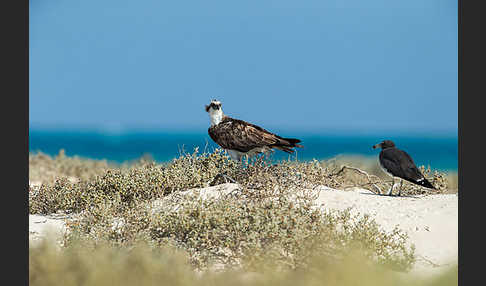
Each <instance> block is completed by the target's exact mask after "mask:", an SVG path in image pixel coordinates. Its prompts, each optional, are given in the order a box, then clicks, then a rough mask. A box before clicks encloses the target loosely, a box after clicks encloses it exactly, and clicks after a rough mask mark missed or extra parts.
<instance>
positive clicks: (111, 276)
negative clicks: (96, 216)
mask: <svg viewBox="0 0 486 286" xmlns="http://www.w3.org/2000/svg"><path fill="white" fill-rule="evenodd" d="M270 265H272V263H269V262H268V261H265V262H263V263H262V267H260V268H259V271H258V272H246V271H241V270H231V271H224V272H202V273H198V272H195V271H193V270H192V268H191V266H190V264H189V263H188V261H187V256H186V255H185V254H184V253H182V252H180V251H175V250H174V249H172V248H154V247H150V246H148V245H146V244H137V245H136V246H134V247H133V248H130V249H128V248H118V247H114V246H110V245H107V244H99V245H97V246H96V247H95V248H89V247H86V246H85V245H84V244H83V243H80V242H78V243H76V244H72V245H71V246H69V247H67V248H66V249H63V250H62V251H59V250H57V249H56V248H55V247H54V246H53V245H52V244H51V243H49V241H47V240H46V241H44V242H43V243H40V244H39V245H38V246H35V247H30V249H29V284H30V285H36V286H44V285H45V286H47V285H48V286H57V285H62V286H71V285H119V286H124V285H140V286H145V285H147V286H148V285H174V286H176V285H181V286H182V285H202V286H204V285H211V286H218V285H248V286H252V285H255V286H256V285H268V286H272V285H282V286H286V285H289V286H290V285H304V286H306V285H309V286H311V285H329V286H347V285H362V286H367V285H370V286H371V285H373V286H381V285H383V286H385V285H386V286H388V285H396V286H402V285H416V286H439V285H440V286H449V285H457V283H458V272H457V269H458V268H457V265H455V266H453V267H451V268H450V269H449V270H446V271H444V272H443V273H442V274H440V275H438V276H436V277H431V278H421V277H416V276H413V275H410V274H407V275H406V276H405V275H403V274H401V273H397V272H394V271H389V270H388V269H387V268H384V267H381V266H379V265H376V264H373V263H370V262H369V261H368V260H367V259H366V258H364V257H362V256H361V255H360V254H359V252H351V251H350V252H349V253H347V254H346V255H345V256H344V257H343V259H342V260H334V259H331V258H329V257H326V256H320V257H315V258H313V259H312V260H311V261H310V263H309V266H308V267H307V268H306V269H299V270H285V269H283V270H282V269H281V270H276V269H274V268H272V267H271V266H270Z"/></svg>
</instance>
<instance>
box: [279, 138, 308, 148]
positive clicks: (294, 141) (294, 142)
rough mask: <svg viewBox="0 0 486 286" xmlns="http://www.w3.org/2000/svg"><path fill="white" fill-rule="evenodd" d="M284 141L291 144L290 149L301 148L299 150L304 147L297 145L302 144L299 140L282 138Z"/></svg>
mask: <svg viewBox="0 0 486 286" xmlns="http://www.w3.org/2000/svg"><path fill="white" fill-rule="evenodd" d="M282 139H283V140H285V141H287V142H289V144H290V147H299V148H303V147H304V146H302V145H300V144H297V143H300V142H302V141H300V140H299V139H295V138H282Z"/></svg>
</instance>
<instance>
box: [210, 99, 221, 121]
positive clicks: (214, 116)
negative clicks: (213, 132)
mask: <svg viewBox="0 0 486 286" xmlns="http://www.w3.org/2000/svg"><path fill="white" fill-rule="evenodd" d="M206 112H207V113H209V119H210V120H211V126H214V125H218V124H219V123H220V122H221V120H223V109H222V108H221V102H219V101H218V100H216V99H213V100H211V103H209V105H206Z"/></svg>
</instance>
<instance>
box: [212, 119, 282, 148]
mask: <svg viewBox="0 0 486 286" xmlns="http://www.w3.org/2000/svg"><path fill="white" fill-rule="evenodd" d="M208 134H209V136H210V137H211V139H213V140H214V142H216V143H217V144H218V145H220V146H221V147H222V148H224V149H232V150H238V151H240V152H248V151H250V150H252V149H253V148H257V147H263V146H269V147H272V146H273V145H278V144H281V143H283V142H282V141H285V140H283V139H282V138H281V137H280V136H278V135H275V134H273V133H271V132H269V131H267V130H265V129H263V128H261V127H259V126H256V125H254V124H251V123H248V122H245V121H243V120H238V119H233V118H230V117H225V118H224V119H223V121H221V122H220V123H219V124H218V125H216V126H212V127H210V128H209V129H208Z"/></svg>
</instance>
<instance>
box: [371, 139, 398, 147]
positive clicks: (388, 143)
mask: <svg viewBox="0 0 486 286" xmlns="http://www.w3.org/2000/svg"><path fill="white" fill-rule="evenodd" d="M391 147H395V143H393V141H391V140H383V141H381V143H378V144H376V145H373V149H376V148H381V149H386V148H391Z"/></svg>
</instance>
